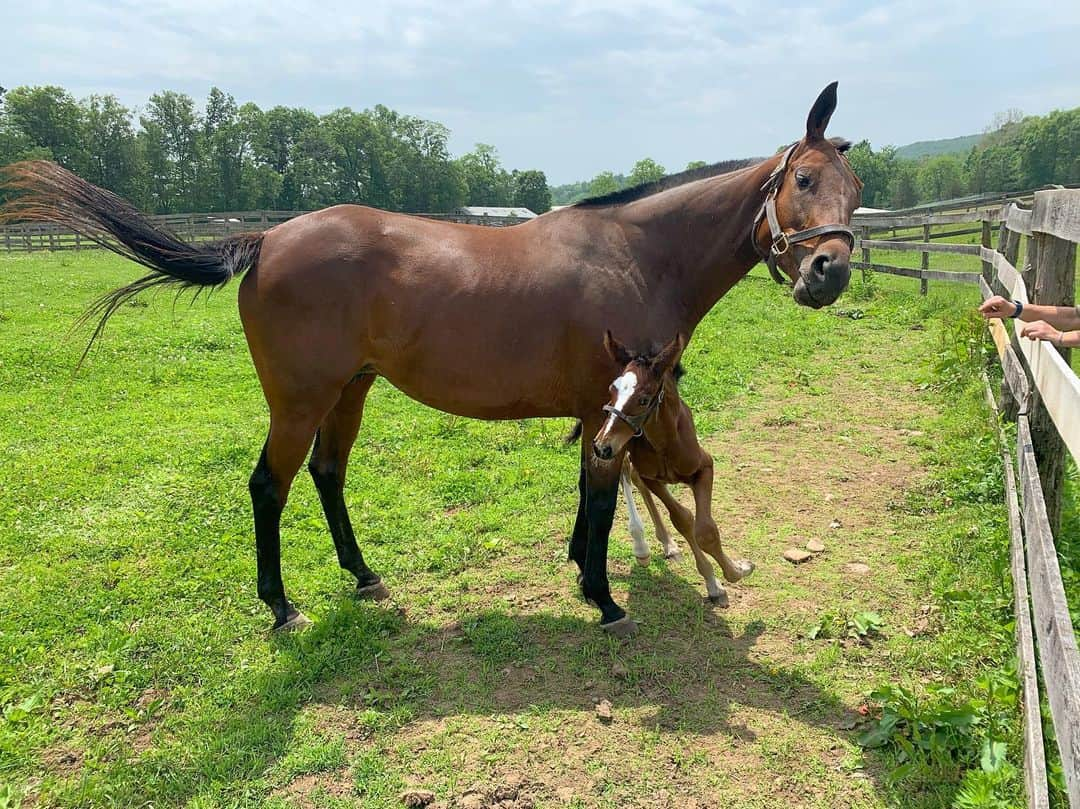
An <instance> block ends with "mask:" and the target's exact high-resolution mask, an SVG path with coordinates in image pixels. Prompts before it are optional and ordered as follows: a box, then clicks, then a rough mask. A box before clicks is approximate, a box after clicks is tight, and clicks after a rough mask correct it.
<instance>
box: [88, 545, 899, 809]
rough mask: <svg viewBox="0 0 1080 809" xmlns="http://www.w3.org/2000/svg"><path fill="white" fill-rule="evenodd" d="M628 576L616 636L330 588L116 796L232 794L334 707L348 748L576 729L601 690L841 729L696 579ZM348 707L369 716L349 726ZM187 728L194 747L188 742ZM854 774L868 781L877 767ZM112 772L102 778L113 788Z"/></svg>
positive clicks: (639, 718) (130, 768)
mask: <svg viewBox="0 0 1080 809" xmlns="http://www.w3.org/2000/svg"><path fill="white" fill-rule="evenodd" d="M628 579H629V582H628V583H629V593H630V597H629V603H628V605H627V606H628V609H629V612H630V614H631V615H633V616H634V618H635V619H636V620H638V621H639V623H640V627H641V631H640V632H639V634H638V635H637V636H636V637H635V638H633V639H631V640H629V641H625V642H620V641H617V640H615V639H612V638H609V637H607V636H606V635H605V634H604V633H602V632H601V631H600V629H599V628H598V626H597V624H596V623H595V621H594V620H586V619H583V618H581V617H578V616H568V615H565V614H557V613H553V612H545V611H538V612H533V613H529V614H519V613H514V612H511V611H508V610H505V609H498V608H491V609H483V610H481V611H478V612H475V613H472V614H469V615H467V617H465V618H464V619H462V620H461V621H458V622H455V623H453V624H448V625H446V624H444V625H436V624H434V623H429V622H426V621H424V620H414V619H413V618H412V617H411V616H410V615H409V612H408V609H407V607H405V608H402V607H398V606H396V605H394V604H393V602H384V603H383V604H372V603H368V602H357V601H355V600H354V599H352V598H351V597H348V596H344V595H343V596H342V597H340V598H339V599H338V600H337V601H336V603H335V604H334V606H333V608H332V609H331V610H330V611H329V612H328V613H327V614H326V616H325V617H324V618H322V619H321V620H319V621H318V622H317V623H316V624H315V625H314V626H313V627H311V628H310V629H308V630H307V631H305V632H303V633H301V634H298V635H291V636H276V637H273V638H271V639H270V640H269V641H268V650H267V651H268V654H273V655H274V656H275V660H274V663H273V664H272V665H271V667H270V669H269V670H263V671H261V672H260V673H257V674H252V675H251V676H250V677H248V678H244V677H243V675H242V674H240V675H239V676H238V679H237V681H236V683H235V686H234V687H235V689H236V693H235V694H222V695H221V700H222V704H223V707H224V710H223V711H221V712H218V713H213V714H212V713H210V712H206V713H207V715H206V716H205V717H203V716H199V717H198V718H196V719H195V720H194V721H193V725H192V726H191V727H190V729H189V731H190V732H189V733H185V737H187V738H186V739H184V738H177V739H175V740H173V741H169V742H165V743H164V744H163V746H162V747H159V748H157V749H154V750H151V751H148V753H147V754H146V755H144V756H143V757H142V758H141V759H139V760H137V761H135V762H132V763H130V764H127V765H125V769H126V770H127V772H126V773H124V774H123V775H120V779H119V780H120V781H122V782H126V783H125V786H124V788H123V791H124V792H126V793H129V794H128V795H126V796H125V798H126V801H127V802H129V803H130V802H132V801H135V802H138V801H143V800H146V801H157V802H173V801H175V802H177V803H180V802H186V801H188V800H189V799H191V798H194V797H196V796H199V795H206V794H207V793H212V794H215V795H216V796H217V797H218V798H221V797H228V796H230V795H232V796H233V797H235V798H239V799H241V802H242V797H241V796H243V795H248V794H250V791H251V790H252V788H253V786H254V785H252V784H251V783H250V781H251V780H252V779H259V778H261V777H262V776H264V775H265V774H266V772H267V770H268V768H271V767H272V766H273V765H274V764H275V762H278V761H280V760H281V759H282V758H284V757H285V756H286V755H287V754H288V753H289V751H290V749H291V747H292V742H293V737H294V735H295V734H296V733H297V732H298V730H297V723H296V719H297V717H298V715H299V714H300V713H301V712H302V711H306V710H308V709H311V708H314V709H320V708H323V707H326V708H331V709H335V710H336V709H337V708H339V707H341V708H346V709H348V710H349V711H350V713H347V714H346V716H348V717H350V718H349V720H348V721H349V722H351V723H354V724H355V727H354V730H353V731H352V733H351V734H350V737H349V743H359V744H365V743H366V740H367V739H368V738H370V737H372V736H378V734H380V733H385V732H387V731H389V732H393V731H394V730H396V729H397V728H400V727H403V726H407V725H408V724H410V723H412V722H421V721H427V720H439V719H442V718H451V717H460V716H470V715H472V716H478V717H490V716H498V715H503V714H506V715H514V714H520V713H523V712H539V713H543V712H545V711H582V712H585V713H584V718H583V720H582V728H583V729H587V728H589V727H593V726H594V725H593V723H594V722H595V720H594V719H593V717H592V716H591V712H592V710H593V708H594V702H595V699H596V698H601V697H607V698H610V699H611V701H612V703H613V705H614V708H615V710H616V711H617V712H618V711H623V710H626V709H634V710H635V714H636V715H635V718H634V719H631V720H630V721H631V722H639V723H640V725H641V726H642V727H643V728H644V729H648V730H651V731H654V732H658V733H660V734H664V733H679V734H683V735H690V736H693V735H701V736H713V735H721V736H726V737H729V739H730V740H731V743H732V744H738V743H744V742H747V741H753V740H754V739H755V738H756V736H755V733H754V731H752V730H751V729H750V728H747V727H745V726H743V725H742V724H740V723H739V722H737V721H733V720H732V718H731V713H732V709H733V706H734V707H736V708H737V707H738V706H745V707H748V708H751V709H758V710H762V711H765V712H768V713H771V714H773V715H776V716H777V717H780V718H782V719H783V720H784V721H785V722H791V723H796V724H802V725H805V726H807V727H813V728H819V729H823V730H825V731H826V732H827V733H829V734H832V735H834V736H835V737H836V738H837V739H846V738H850V736H851V731H844V730H841V728H840V725H841V724H843V722H844V720H845V717H850V715H851V714H850V708H849V706H845V705H844V704H843V703H842V702H840V701H839V700H838V699H837V697H836V696H835V695H834V694H832V693H830V692H829V691H828V690H825V689H823V688H822V687H821V686H820V685H819V684H818V683H815V682H814V681H812V680H811V679H809V678H807V677H806V676H805V675H803V674H802V673H800V672H798V671H797V670H795V669H788V668H783V667H775V666H772V665H769V664H768V663H759V662H757V661H755V660H754V659H752V658H753V655H752V650H753V649H754V646H755V644H756V643H757V642H758V640H759V638H760V637H761V636H762V634H763V633H764V632H765V627H764V625H762V624H760V623H750V624H748V625H746V626H745V627H744V628H743V629H742V631H740V632H738V633H734V632H733V631H732V629H731V626H730V625H729V623H728V621H727V620H726V619H725V617H724V611H722V610H716V611H713V610H711V609H710V608H708V606H707V605H706V604H704V603H703V600H702V598H701V596H700V594H699V592H698V589H697V588H696V586H695V584H696V581H695V582H694V583H691V582H690V581H688V580H686V579H684V578H682V577H681V576H680V575H679V574H678V573H676V572H674V571H671V570H669V569H668V568H667V567H666V566H665V565H663V564H662V563H656V564H654V565H653V566H651V567H649V568H647V569H646V568H640V567H635V568H634V570H633V571H632V573H631V574H630V575H629V577H628ZM572 581H573V575H572V573H571V570H570V569H569V567H568V568H567V571H566V583H565V585H564V584H563V583H560V582H557V581H555V582H552V587H560V586H567V585H569V584H570V582H572ZM616 661H618V666H617V667H616V669H617V670H616V671H615V672H613V665H614V664H615V662H616ZM360 711H364V712H366V714H367V716H368V717H374V720H373V721H374V725H373V726H369V727H365V726H364V725H363V722H362V721H361V720H360V718H359V714H358V712H360ZM211 716H213V718H212V719H211V718H210V717H211ZM369 721H371V720H369ZM193 737H194V738H199V739H201V740H208V743H205V744H201V746H198V747H194V746H193V745H191V744H190V739H191V738H193ZM868 755H872V753H868ZM870 769H871V772H870V773H868V775H870V776H871V778H874V779H877V778H879V774H880V772H881V771H882V767H881V766H877V765H876V764H872V766H871V768H870ZM117 775H119V774H118V773H115V772H114V773H113V776H112V777H111V778H109V779H108V780H109V782H110V783H112V785H113V788H115V787H116V776H117ZM875 785H876V786H877V787H878V788H879V789H880V788H881V784H880V782H878V781H875ZM256 790H257V787H256Z"/></svg>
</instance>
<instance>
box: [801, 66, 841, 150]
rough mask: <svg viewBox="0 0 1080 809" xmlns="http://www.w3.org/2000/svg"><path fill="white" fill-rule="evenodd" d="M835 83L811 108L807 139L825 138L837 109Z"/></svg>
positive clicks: (807, 125) (808, 117)
mask: <svg viewBox="0 0 1080 809" xmlns="http://www.w3.org/2000/svg"><path fill="white" fill-rule="evenodd" d="M838 83H839V82H835V81H834V82H833V83H832V84H830V85H829V86H828V87H826V88H825V89H824V90H822V91H821V95H819V96H818V97H817V101H815V102H814V106H813V107H811V108H810V114H809V115H808V116H807V117H806V139H807V140H818V139H820V138H823V137H825V127H827V126H828V125H829V119H830V118H831V117H832V114H833V110H835V109H836V85H837V84H838Z"/></svg>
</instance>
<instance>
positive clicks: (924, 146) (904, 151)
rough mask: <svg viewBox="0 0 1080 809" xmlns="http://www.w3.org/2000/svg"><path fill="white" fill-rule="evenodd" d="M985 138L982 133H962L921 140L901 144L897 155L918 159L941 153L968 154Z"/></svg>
mask: <svg viewBox="0 0 1080 809" xmlns="http://www.w3.org/2000/svg"><path fill="white" fill-rule="evenodd" d="M982 139H983V136H982V135H961V136H960V137H958V138H942V139H941V140H919V141H915V143H909V144H908V145H907V146H899V147H897V149H896V156H897V157H902V158H904V159H905V160H918V159H919V158H922V157H936V156H937V155H940V154H965V155H966V154H967V153H968V152H970V151H971V147H972V146H975V145H976V144H978V142H979V141H981V140H982Z"/></svg>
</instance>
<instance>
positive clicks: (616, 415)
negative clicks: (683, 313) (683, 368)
mask: <svg viewBox="0 0 1080 809" xmlns="http://www.w3.org/2000/svg"><path fill="white" fill-rule="evenodd" d="M604 348H605V349H606V350H607V353H608V355H609V356H610V357H611V358H612V359H613V360H615V362H617V363H618V364H619V365H621V366H622V372H621V373H620V374H619V376H618V377H616V379H615V381H614V382H612V383H611V387H610V391H611V399H610V401H609V402H608V403H607V404H606V405H604V412H606V413H607V414H608V417H607V419H605V421H604V424H603V426H601V427H600V431H599V432H598V433H597V434H596V437H595V438H593V452H594V453H595V454H596V457H598V458H600V459H601V460H605V461H606V460H610V459H611V458H614V457H615V456H617V455H618V454H619V453H620V452H622V451H623V449H624V448H625V447H626V445H627V443H628V442H629V441H630V439H631V438H635V437H637V436H639V435H641V434H642V431H643V430H644V427H645V422H647V421H648V420H649V418H650V417H651V416H652V415H653V414H654V413H655V412H656V411H657V410H658V409H659V408H660V405H661V404H662V403H663V401H664V389H665V387H666V386H668V383H669V382H670V383H674V381H675V369H676V367H677V366H678V363H679V358H680V357H681V356H682V352H683V349H684V348H686V337H684V336H683V335H681V334H677V335H675V337H674V338H673V339H672V341H671V342H670V343H668V344H667V345H666V346H664V347H663V348H662V349H660V351H658V352H656V353H655V354H638V355H635V354H634V353H633V352H632V351H630V350H629V349H627V348H626V346H624V345H623V344H622V343H620V342H619V341H618V340H616V339H615V337H614V335H612V333H611V332H610V331H608V332H607V333H606V334H605V335H604ZM671 389H673V388H671Z"/></svg>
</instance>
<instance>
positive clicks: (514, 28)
mask: <svg viewBox="0 0 1080 809" xmlns="http://www.w3.org/2000/svg"><path fill="white" fill-rule="evenodd" d="M0 21H2V28H3V30H4V36H3V48H2V50H0V85H3V86H5V87H9V88H10V87H16V86H19V85H34V84H58V85H61V86H62V87H65V88H67V89H68V90H69V91H71V92H72V93H73V94H74V95H75V96H76V97H80V98H81V97H83V96H86V95H89V94H91V93H112V94H114V95H116V96H117V97H118V98H119V99H120V100H121V101H122V102H124V103H125V104H126V105H128V106H129V107H133V108H137V107H139V106H141V105H144V104H145V103H146V100H147V98H148V97H149V96H150V95H151V94H152V93H154V92H157V91H160V90H163V89H169V90H177V91H181V92H185V93H188V94H190V95H192V96H193V97H195V99H196V100H198V101H199V102H200V103H201V102H202V101H203V100H204V99H205V98H206V95H207V92H208V91H209V89H210V87H212V86H215V85H216V86H218V87H220V88H221V89H223V90H225V91H226V92H229V93H231V94H232V95H233V96H235V97H236V99H237V101H238V102H240V103H243V102H246V101H254V102H255V103H257V104H259V105H260V106H261V107H263V108H264V109H265V108H268V107H272V106H274V105H278V104H282V105H286V106H301V107H306V108H308V109H311V110H313V111H315V112H317V113H320V114H321V113H326V112H329V111H330V110H333V109H336V108H338V107H346V106H347V107H352V108H353V109H358V110H359V109H364V108H366V107H371V106H373V105H375V104H380V103H381V104H385V105H386V106H388V107H391V108H393V109H395V110H397V111H399V112H402V113H407V114H410V115H416V116H419V117H422V118H428V119H432V120H436V121H440V122H442V123H443V124H445V125H447V126H448V127H449V128H450V131H451V142H450V145H451V149H452V151H453V153H454V154H462V153H464V152H466V151H469V150H470V149H471V148H472V147H473V144H475V143H477V142H483V143H491V144H494V145H495V147H496V148H497V149H498V151H499V154H500V156H501V158H502V161H503V164H504V165H505V166H506V167H507V168H520V169H530V168H538V169H542V170H543V171H545V172H546V173H547V176H548V180H549V182H551V183H552V184H558V183H564V182H572V181H575V180H582V179H589V178H591V177H593V176H595V175H596V174H597V173H599V172H600V171H604V170H611V171H615V172H628V171H629V169H630V168H631V167H632V165H633V164H634V162H635V161H637V160H638V159H640V158H642V157H646V156H648V157H652V158H653V159H655V160H657V161H659V162H660V163H661V164H663V165H664V166H665V167H666V168H667V169H668V170H669V171H678V170H681V169H682V168H684V167H685V165H686V163H687V162H689V161H691V160H705V161H708V162H713V161H717V160H724V159H732V158H737V157H751V156H758V155H764V154H769V153H771V152H773V151H774V150H775V149H776V148H777V147H778V146H780V145H781V144H783V143H786V142H790V141H793V140H795V139H797V138H798V137H800V136H801V135H802V134H803V132H804V126H805V120H806V114H807V112H808V110H809V108H810V106H811V104H812V103H813V101H814V99H815V98H816V96H817V94H818V92H820V90H821V89H822V88H823V87H824V86H825V85H826V84H827V83H828V82H830V81H833V80H838V81H839V82H840V87H839V105H838V107H837V111H836V114H835V115H834V116H833V122H832V124H831V126H830V129H829V131H830V134H834V135H843V136H845V137H847V138H850V139H852V140H862V139H864V138H866V139H869V140H870V142H871V143H872V144H874V145H875V146H881V145H886V144H894V145H902V144H906V143H910V142H912V141H916V140H927V139H935V138H943V137H953V136H957V135H966V134H971V133H973V132H981V131H982V130H983V129H984V128H985V127H986V126H987V125H988V124H989V123H990V122H991V120H992V119H993V117H994V114H995V113H997V112H1000V111H1003V110H1006V109H1011V108H1018V109H1020V110H1022V111H1023V112H1024V113H1027V114H1043V113H1046V112H1048V111H1050V110H1052V109H1061V108H1071V107H1076V106H1080V2H1075V0H1054V1H1053V2H1047V0H1030V2H1025V3H1018V2H1015V0H1014V2H1012V3H995V2H988V1H987V0H979V2H969V1H968V0H955V1H953V0H946V2H941V0H936V1H935V2H930V0H912V2H892V3H880V4H873V3H870V2H849V1H843V2H840V1H838V2H828V1H827V2H819V3H817V4H815V5H813V6H809V5H800V4H787V3H769V2H763V1H760V2H752V1H751V0H730V2H712V3H707V2H690V1H689V0H670V1H669V2H644V0H591V1H589V2H586V0H534V1H533V2H524V0H491V1H490V2H489V0H400V2H394V3H386V2H377V1H375V0H360V1H359V2H358V1H357V0H352V2H339V0H324V1H323V2H288V1H287V0H278V1H277V2H268V0H263V2H259V3H239V2H231V0H113V2H107V3H103V2H94V1H93V0H89V1H87V0H81V1H80V2H61V1H60V0H34V2H29V1H28V0H22V1H21V2H15V1H14V0H0Z"/></svg>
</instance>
